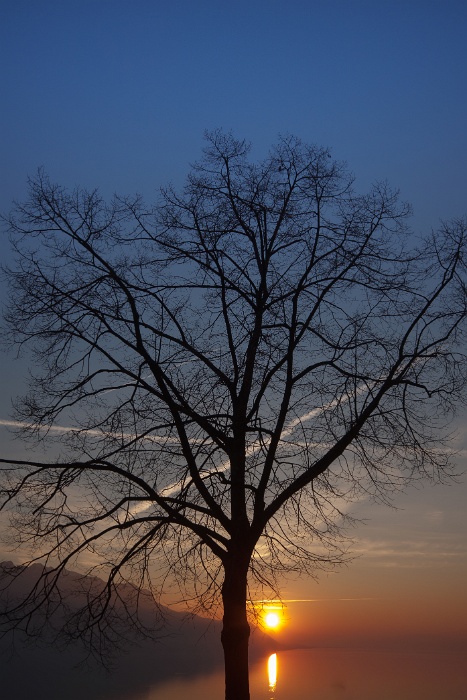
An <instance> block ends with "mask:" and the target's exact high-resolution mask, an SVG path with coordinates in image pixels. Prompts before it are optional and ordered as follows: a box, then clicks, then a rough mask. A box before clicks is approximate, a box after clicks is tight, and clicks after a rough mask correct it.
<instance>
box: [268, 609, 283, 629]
mask: <svg viewBox="0 0 467 700" xmlns="http://www.w3.org/2000/svg"><path fill="white" fill-rule="evenodd" d="M280 621H281V620H280V617H279V615H278V614H277V613H275V612H269V613H267V614H266V615H265V617H264V622H265V624H266V627H269V628H271V629H277V627H279V624H280Z"/></svg>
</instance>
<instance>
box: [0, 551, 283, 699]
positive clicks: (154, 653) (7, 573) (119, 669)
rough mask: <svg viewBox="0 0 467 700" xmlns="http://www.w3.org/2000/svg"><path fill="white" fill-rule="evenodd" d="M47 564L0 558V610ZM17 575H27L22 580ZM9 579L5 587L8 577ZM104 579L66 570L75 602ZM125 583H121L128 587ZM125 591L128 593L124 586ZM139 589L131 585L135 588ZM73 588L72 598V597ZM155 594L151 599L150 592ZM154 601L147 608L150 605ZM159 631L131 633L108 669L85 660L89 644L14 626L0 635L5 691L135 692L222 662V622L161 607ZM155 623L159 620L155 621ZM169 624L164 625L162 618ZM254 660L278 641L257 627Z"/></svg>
mask: <svg viewBox="0 0 467 700" xmlns="http://www.w3.org/2000/svg"><path fill="white" fill-rule="evenodd" d="M43 570H44V569H43V567H42V566H41V565H40V564H33V565H31V566H29V567H16V566H15V565H14V564H13V563H12V562H1V563H0V606H1V607H0V610H3V609H4V606H5V603H6V600H7V599H8V600H9V602H10V603H11V601H12V600H13V599H22V598H24V596H25V595H26V594H27V593H28V592H29V591H30V590H31V588H32V587H33V586H34V584H35V583H36V582H37V581H38V579H39V578H40V575H41V574H42V572H43ZM13 573H16V574H18V573H19V574H20V575H19V576H17V577H16V578H15V579H12V578H11V575H12V574H13ZM6 582H9V583H10V585H9V587H8V588H7V589H5V583H6ZM102 585H103V581H102V580H101V579H99V578H97V577H89V576H82V575H81V574H79V573H77V572H75V571H72V570H67V571H66V573H65V575H64V577H63V579H62V581H61V583H60V586H59V593H60V595H63V597H64V599H67V598H69V599H70V600H71V603H70V605H71V606H73V604H74V605H76V606H77V605H78V603H79V602H81V603H82V602H83V600H81V601H80V596H82V595H84V593H81V594H78V595H77V594H76V590H77V588H79V589H80V590H81V591H84V590H86V589H88V588H91V587H93V586H102ZM126 585H128V586H129V584H125V585H124V586H123V587H122V588H124V587H125V586H126ZM122 588H121V589H120V591H121V595H122V597H124V595H125V590H122ZM134 590H135V589H132V587H130V586H129V591H128V593H130V592H131V591H133V592H134ZM70 594H71V598H70ZM148 600H149V597H148ZM144 601H145V599H144V597H143V601H142V606H141V618H142V621H143V622H145V616H146V615H148V616H150V615H153V616H154V607H153V609H152V610H150V606H149V603H145V602H144ZM145 606H146V607H147V610H146V609H145ZM157 621H159V622H160V625H159V629H158V631H157V632H156V637H155V638H154V639H147V638H145V639H143V640H142V641H141V640H139V641H138V642H137V643H135V642H134V640H132V639H130V637H131V635H129V639H128V646H127V647H126V648H125V649H124V650H123V651H120V652H118V653H117V655H116V656H115V662H116V663H115V665H114V666H113V667H111V670H110V672H109V671H105V670H104V669H103V668H102V667H100V666H99V665H98V664H97V663H96V662H95V661H86V655H87V652H86V649H85V647H84V646H83V645H82V644H80V643H74V644H71V645H69V646H68V647H67V648H66V649H64V648H63V647H62V646H53V645H50V644H46V643H44V642H43V641H41V640H40V639H39V640H32V642H31V640H29V639H28V638H27V636H26V634H25V633H24V632H20V631H18V630H16V631H14V632H13V631H10V632H7V633H6V634H5V635H4V636H3V638H1V639H0V694H1V695H2V696H3V697H5V698H14V700H63V698H64V697H66V698H67V700H84V699H86V700H117V699H120V698H121V699H122V700H123V699H124V698H129V697H130V696H131V695H133V694H136V693H137V692H138V690H140V691H144V690H145V689H148V688H149V687H150V686H152V685H156V684H157V683H161V682H163V681H166V680H169V679H170V678H173V677H177V676H178V677H180V676H182V677H189V676H197V675H202V674H205V673H209V672H211V671H213V670H215V669H216V668H222V663H223V659H222V647H221V644H220V632H221V623H220V622H219V621H218V620H209V619H206V618H202V617H200V616H198V615H190V616H187V615H186V614H185V613H182V612H178V611H175V610H171V609H170V608H167V607H164V606H160V609H158V618H157V620H156V622H157ZM150 623H152V624H154V620H153V619H150ZM162 623H163V624H162ZM251 639H252V643H251V656H252V658H255V657H259V656H263V655H267V654H269V653H272V651H275V650H276V648H277V646H278V645H277V643H276V642H275V641H273V640H272V639H271V638H270V637H268V635H266V634H264V633H263V632H262V631H261V630H258V629H255V630H253V631H252V638H251Z"/></svg>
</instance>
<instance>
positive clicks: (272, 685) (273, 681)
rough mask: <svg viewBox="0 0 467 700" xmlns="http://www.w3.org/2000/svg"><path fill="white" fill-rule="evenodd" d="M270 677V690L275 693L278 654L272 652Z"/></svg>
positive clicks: (269, 661)
mask: <svg viewBox="0 0 467 700" xmlns="http://www.w3.org/2000/svg"><path fill="white" fill-rule="evenodd" d="M268 679H269V692H270V693H274V691H275V690H276V685H277V654H271V656H270V657H269V659H268ZM271 697H272V696H271Z"/></svg>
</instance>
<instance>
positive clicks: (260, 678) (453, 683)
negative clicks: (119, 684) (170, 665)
mask: <svg viewBox="0 0 467 700" xmlns="http://www.w3.org/2000/svg"><path fill="white" fill-rule="evenodd" d="M223 682H224V680H223V675H222V672H221V671H218V672H215V673H210V674H207V675H204V676H199V677H197V678H192V679H188V678H178V679H177V678H174V679H172V680H170V681H168V682H165V683H163V684H158V685H155V686H153V687H151V688H148V689H147V690H145V691H144V692H140V693H138V694H136V695H133V696H131V697H128V698H127V700H222V698H223ZM395 698H397V700H440V698H443V700H465V698H467V673H466V666H465V654H462V653H460V652H433V651H423V652H402V651H401V652H387V651H350V650H344V649H299V650H292V651H284V652H279V653H278V654H277V656H276V659H275V660H269V663H268V659H267V658H266V659H263V660H261V661H259V662H257V663H255V664H254V665H253V667H252V670H251V700H394V699H395Z"/></svg>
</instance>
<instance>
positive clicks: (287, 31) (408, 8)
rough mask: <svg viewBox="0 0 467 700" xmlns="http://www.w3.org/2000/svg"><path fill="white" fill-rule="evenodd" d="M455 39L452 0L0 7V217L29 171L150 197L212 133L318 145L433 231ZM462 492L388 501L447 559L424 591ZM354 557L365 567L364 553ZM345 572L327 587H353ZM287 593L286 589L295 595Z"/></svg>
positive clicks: (455, 116) (85, 0) (463, 199)
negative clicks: (396, 192) (381, 182)
mask: <svg viewBox="0 0 467 700" xmlns="http://www.w3.org/2000/svg"><path fill="white" fill-rule="evenodd" d="M466 31H467V3H466V2H465V0H443V1H441V0H439V1H435V0H404V1H400V0H392V1H389V0H321V1H319V2H317V1H315V0H307V1H306V0H303V1H302V0H290V1H289V2H288V3H285V2H283V1H279V0H269V1H266V0H249V2H245V1H244V0H238V1H237V2H235V3H228V2H222V1H221V0H217V1H214V0H180V1H178V2H177V0H173V1H172V2H170V3H169V2H162V1H158V0H152V1H147V0H133V1H132V2H131V3H130V2H128V1H125V2H123V1H122V0H41V2H37V0H15V2H8V1H7V0H4V2H2V3H1V4H0V63H1V66H2V70H1V76H0V95H1V96H2V108H1V110H0V162H1V172H0V211H2V212H7V211H8V210H9V208H10V206H11V201H12V200H13V199H19V200H21V198H23V197H24V196H25V192H26V178H27V176H28V175H34V173H35V171H36V169H37V168H38V166H44V167H45V169H46V170H47V172H48V173H49V174H50V176H51V178H52V180H56V181H58V182H60V183H61V184H63V185H66V186H69V187H73V186H75V185H77V184H80V185H84V186H87V187H90V188H93V187H96V186H98V187H99V188H100V189H101V191H102V192H103V193H104V195H106V196H110V195H111V194H112V193H113V192H114V191H117V192H120V193H133V192H135V191H138V192H141V193H142V194H143V195H144V196H145V197H147V198H148V199H150V198H152V197H153V196H156V195H157V189H158V188H159V187H160V186H161V185H164V184H167V182H169V181H172V182H174V183H175V184H176V185H179V184H181V183H182V182H183V179H184V177H185V175H186V173H187V170H188V166H189V163H190V162H193V161H194V160H195V159H196V158H197V157H198V155H199V154H200V149H201V147H202V136H203V131H204V130H205V129H213V128H217V127H222V128H224V129H226V130H232V131H233V132H234V133H235V135H237V136H238V137H241V138H246V139H248V140H251V141H252V143H253V146H254V149H253V154H254V155H257V156H258V157H261V156H262V155H264V154H265V153H266V151H267V149H268V148H269V146H270V145H271V144H272V143H273V142H274V140H275V139H276V137H277V135H278V134H279V133H292V134H294V135H296V136H299V137H301V138H302V139H303V140H304V141H308V142H315V143H317V144H319V145H325V146H330V147H331V148H332V150H333V154H334V155H335V156H336V157H337V158H339V159H343V160H347V161H348V163H349V165H350V168H351V170H352V171H353V172H354V173H355V175H356V180H357V188H359V187H361V188H362V189H363V190H364V189H365V188H367V187H368V186H369V184H370V183H371V182H373V181H374V180H378V179H388V180H389V182H390V183H391V184H392V185H393V186H395V187H399V188H400V189H401V196H402V198H403V199H405V200H408V201H410V202H412V204H413V206H414V219H413V225H414V229H415V230H422V229H427V228H429V227H431V226H437V224H438V222H439V220H440V219H442V218H444V219H448V218H451V217H455V216H462V215H465V214H467V136H466V124H467V89H466V84H467V80H466V78H467V42H466V40H465V37H466ZM7 250H8V249H7V241H6V238H5V237H4V236H3V237H2V239H1V254H2V256H5V257H7V255H8V253H7ZM0 299H4V290H0ZM0 373H1V378H2V381H3V384H2V386H3V392H2V393H3V396H2V398H1V400H0V419H6V418H8V412H9V396H10V394H12V393H15V391H16V389H17V387H19V386H20V385H21V379H22V376H23V374H24V364H23V365H21V364H17V363H13V361H12V360H11V359H5V360H4V362H3V363H2V365H1V367H0ZM5 437H6V431H5V429H4V428H0V439H5ZM462 437H463V436H462V435H461V436H460V438H459V443H458V445H459V447H462V446H463V442H462ZM0 444H1V443H0ZM14 449H15V450H17V449H19V448H18V446H17V447H16V448H14ZM462 460H463V462H462V464H465V457H462ZM462 493H463V494H464V496H465V495H467V493H466V486H465V483H463V484H462V485H460V486H459V487H456V490H455V491H453V495H452V496H450V495H449V492H448V491H447V490H445V489H443V490H442V491H440V492H439V494H440V496H439V503H438V506H437V505H436V502H437V497H436V495H433V494H434V492H432V491H430V498H426V496H424V492H423V491H422V492H416V494H415V495H414V494H412V495H409V496H408V497H406V500H405V501H404V507H405V508H406V511H407V512H408V513H410V512H412V513H414V516H413V517H414V518H418V519H417V521H416V524H415V520H414V532H415V533H420V532H422V531H423V532H424V534H425V535H426V537H425V539H424V540H423V542H422V538H419V539H418V540H417V542H422V544H421V545H420V546H422V547H425V548H426V551H427V552H428V551H429V550H430V548H431V544H430V542H432V539H430V536H429V535H430V533H432V534H433V537H436V536H439V537H440V538H441V537H443V538H444V539H443V543H445V544H446V547H445V550H446V551H447V550H449V552H451V557H450V559H449V567H448V568H446V567H444V568H442V572H441V574H440V577H441V578H442V575H443V572H444V575H445V578H444V579H442V585H441V584H440V588H439V596H442V595H443V596H444V595H445V592H446V591H447V590H449V585H450V582H451V583H452V581H454V580H456V581H459V580H461V578H462V577H463V576H465V572H466V553H465V549H463V550H462V548H461V545H460V537H462V536H463V535H464V541H465V534H466V530H467V523H466V520H465V514H464V515H462V513H463V511H462V503H464V502H465V498H464V499H463V500H462V499H461V498H460V497H459V494H462ZM424 498H425V499H426V500H424ZM435 512H439V513H441V515H439V516H436V517H432V518H431V519H430V517H429V514H430V513H435ZM385 513H386V515H384V516H381V517H382V521H384V523H389V524H388V525H387V533H389V534H388V537H389V538H391V537H392V538H393V542H396V543H397V542H398V541H399V542H401V541H402V539H403V537H404V532H405V531H406V530H407V528H409V522H410V516H409V517H405V516H404V517H401V518H399V519H397V518H394V519H390V518H389V516H388V515H387V511H385ZM362 514H363V515H365V514H368V515H369V516H370V517H371V518H372V520H373V521H374V522H376V520H377V518H378V517H379V516H378V511H377V510H374V509H373V508H371V509H370V508H369V509H368V510H367V511H365V510H364V508H363V510H362ZM424 514H425V515H424ZM443 514H446V517H445V515H443ZM448 515H449V517H447V516H448ZM425 516H426V517H425ZM447 522H449V523H450V525H449V527H448V528H447V525H446V523H447ZM430 528H431V529H430ZM427 533H428V534H427ZM362 537H364V538H366V539H365V540H364V539H362V542H363V543H364V542H367V541H368V538H369V539H370V540H371V541H372V542H373V543H374V542H383V540H384V548H383V546H381V548H380V550H378V551H381V552H383V549H384V551H385V552H388V551H391V552H392V553H391V555H390V556H391V562H396V563H395V564H394V567H396V568H397V566H398V564H397V561H399V564H400V565H401V566H402V563H401V562H402V560H401V559H400V558H399V560H398V559H397V556H396V554H395V553H394V551H393V550H391V547H389V546H387V545H388V543H387V538H386V539H385V538H384V537H383V535H382V533H381V530H378V529H374V530H368V531H366V532H365V533H364V534H363V535H362ZM371 538H373V539H371ZM378 538H379V539H378ZM445 540H446V541H445ZM447 540H449V542H447ZM361 547H362V548H363V549H364V544H362V545H361ZM365 551H367V552H369V554H368V557H369V558H367V559H366V560H365V561H367V562H369V564H368V567H371V565H372V563H371V562H372V561H373V560H374V551H375V550H374V547H373V549H372V546H371V545H369V546H368V547H367V549H366V550H365ZM371 552H373V554H371ZM456 553H457V554H456ZM372 556H373V559H372ZM387 561H389V560H387ZM430 561H431V560H430ZM453 562H454V563H453ZM455 562H457V564H456V563H455ZM439 564H440V561H438V563H437V564H436V562H435V563H431V564H430V566H431V567H432V569H430V571H435V570H441V569H440V567H439ZM359 566H361V565H360V564H359ZM375 566H376V565H375ZM425 566H426V562H425ZM443 566H444V565H443ZM456 566H457V568H456ZM378 567H379V569H378V571H380V572H381V570H382V569H381V562H380V561H379V563H378ZM387 568H390V567H389V565H388V567H387ZM402 568H403V567H402ZM368 570H369V569H368V568H367V570H366V571H367V573H368ZM394 570H395V569H391V571H392V574H391V575H394V574H393V571H394ZM352 571H353V572H356V571H361V570H360V569H352V570H351V572H350V574H349V576H352V575H354V574H352ZM375 571H376V569H375ZM425 573H426V572H425ZM375 575H376V574H375ZM407 575H408V574H407ZM419 575H420V576H422V575H424V574H423V572H422V573H420V571H419ZM345 576H346V574H345V572H344V573H343V574H342V576H341V578H340V581H342V582H343V583H342V584H339V585H341V586H342V590H343V589H344V588H345V582H346V581H347V583H349V582H350V583H349V585H353V584H351V579H349V578H347V579H346V578H345ZM361 576H362V577H363V576H364V574H363V573H361ZM401 576H402V574H401ZM342 577H343V578H342ZM370 578H371V577H370ZM376 578H377V582H374V585H373V593H374V591H375V590H377V588H378V585H382V584H381V581H382V576H381V575H379V576H376ZM386 578H387V576H386ZM336 580H337V579H336ZM359 580H360V579H359ZM367 580H368V579H367ZM397 580H398V581H399V583H400V585H401V587H403V583H402V581H403V579H402V578H399V579H397ZM405 580H407V579H405ZM411 580H412V581H417V580H418V579H416V578H415V579H413V578H412V579H411ZM336 585H337V584H336ZM355 585H357V584H355ZM394 585H395V584H394ZM300 586H301V587H300V588H299V587H297V586H296V587H295V589H294V588H293V586H292V588H291V589H290V591H289V589H287V593H288V594H290V595H294V591H295V595H297V591H300V595H306V592H305V593H303V590H304V589H303V586H305V588H306V585H305V584H303V585H302V584H300ZM333 586H334V587H333V588H332V590H333V591H334V593H335V595H338V592H337V588H335V585H334V584H333ZM413 586H414V593H413V595H414V599H415V597H416V595H415V583H414V584H413ZM357 587H358V586H357ZM396 588H397V586H396ZM360 590H361V589H360ZM393 590H395V589H394V586H393ZM370 593H371V592H370ZM370 593H368V595H369V594H370Z"/></svg>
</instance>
